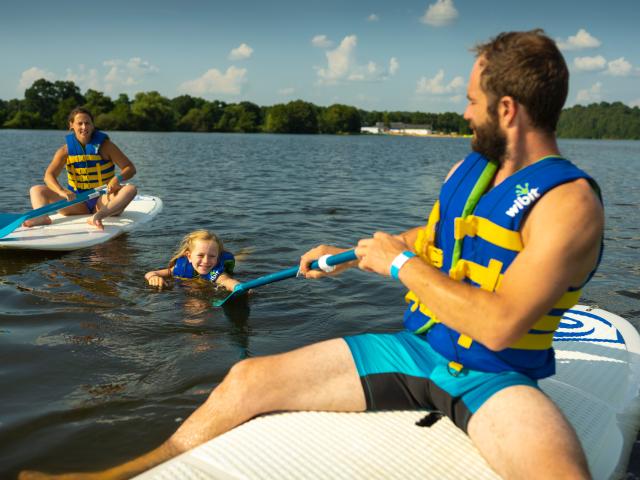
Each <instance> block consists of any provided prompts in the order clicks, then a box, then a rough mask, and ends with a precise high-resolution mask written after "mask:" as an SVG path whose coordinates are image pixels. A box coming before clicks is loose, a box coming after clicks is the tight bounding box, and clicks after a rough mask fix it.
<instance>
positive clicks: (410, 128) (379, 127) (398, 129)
mask: <svg viewBox="0 0 640 480" xmlns="http://www.w3.org/2000/svg"><path fill="white" fill-rule="evenodd" d="M360 133H373V134H375V135H380V134H387V135H414V136H426V135H432V134H433V128H432V127H431V125H413V124H410V123H402V122H391V123H390V124H389V127H386V126H385V125H384V122H378V123H376V124H375V125H374V126H373V127H360Z"/></svg>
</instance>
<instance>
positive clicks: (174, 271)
mask: <svg viewBox="0 0 640 480" xmlns="http://www.w3.org/2000/svg"><path fill="white" fill-rule="evenodd" d="M235 265H236V260H235V257H234V256H233V254H232V253H231V252H226V251H225V250H224V247H223V245H222V240H220V238H218V236H217V235H215V234H214V233H211V232H209V231H207V230H196V231H194V232H191V233H189V234H187V235H185V237H184V238H183V239H182V241H181V242H180V246H179V247H178V250H177V251H176V253H175V254H174V255H173V257H172V258H171V260H170V261H169V267H168V268H164V269H161V270H152V271H151V272H147V273H146V274H145V276H144V278H145V279H146V280H147V282H148V283H149V285H151V286H153V287H158V288H162V287H166V286H167V285H168V283H167V279H170V278H172V277H175V278H188V279H190V278H202V279H203V280H207V281H210V282H213V283H215V284H216V285H221V286H222V287H224V288H226V289H227V290H229V291H233V289H234V287H235V286H236V285H238V284H239V283H240V282H238V281H237V280H235V279H233V278H231V275H232V274H233V269H234V268H235Z"/></svg>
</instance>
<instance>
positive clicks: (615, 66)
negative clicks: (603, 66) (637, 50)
mask: <svg viewBox="0 0 640 480" xmlns="http://www.w3.org/2000/svg"><path fill="white" fill-rule="evenodd" d="M632 70H633V67H632V66H631V64H630V63H629V62H627V61H626V60H625V59H624V57H620V58H618V59H616V60H612V61H610V62H609V63H608V64H607V72H606V73H607V75H613V76H614V77H626V76H627V75H630V74H631V71H632Z"/></svg>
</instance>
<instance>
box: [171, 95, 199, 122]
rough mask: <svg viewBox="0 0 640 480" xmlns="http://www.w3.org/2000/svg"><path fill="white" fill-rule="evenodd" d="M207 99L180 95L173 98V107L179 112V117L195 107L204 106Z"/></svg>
mask: <svg viewBox="0 0 640 480" xmlns="http://www.w3.org/2000/svg"><path fill="white" fill-rule="evenodd" d="M205 103H206V100H205V99H203V98H199V97H192V96H191V95H180V96H179V97H175V98H172V99H171V107H172V108H173V110H174V111H175V112H176V113H177V114H178V118H182V117H184V116H185V115H186V114H187V113H189V111H191V110H192V109H194V108H202V107H203V106H204V104H205Z"/></svg>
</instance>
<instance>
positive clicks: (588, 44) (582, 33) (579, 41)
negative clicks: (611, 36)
mask: <svg viewBox="0 0 640 480" xmlns="http://www.w3.org/2000/svg"><path fill="white" fill-rule="evenodd" d="M556 44H557V45H558V48H559V49H560V50H582V49H585V48H596V47H599V46H600V45H602V42H600V40H598V39H597V38H596V37H594V36H593V35H591V34H590V33H589V32H587V31H586V30H585V29H584V28H581V29H580V30H578V33H576V34H575V35H571V36H570V37H569V38H567V39H566V40H562V39H561V38H558V39H557V40H556Z"/></svg>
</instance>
